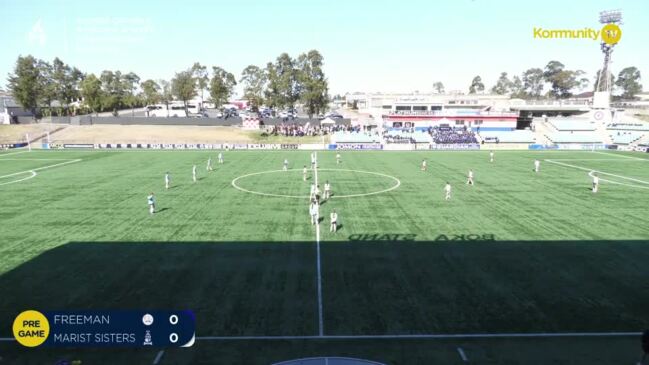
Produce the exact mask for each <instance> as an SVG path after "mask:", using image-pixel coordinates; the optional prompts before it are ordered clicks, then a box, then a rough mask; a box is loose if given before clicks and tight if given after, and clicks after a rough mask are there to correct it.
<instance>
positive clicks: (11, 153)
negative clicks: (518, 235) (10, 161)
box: [0, 151, 29, 158]
mask: <svg viewBox="0 0 649 365" xmlns="http://www.w3.org/2000/svg"><path fill="white" fill-rule="evenodd" d="M25 152H29V151H18V152H9V153H0V158H2V157H5V156H11V155H17V154H19V153H25Z"/></svg>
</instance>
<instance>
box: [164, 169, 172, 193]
mask: <svg viewBox="0 0 649 365" xmlns="http://www.w3.org/2000/svg"><path fill="white" fill-rule="evenodd" d="M169 186H171V175H169V172H165V189H169Z"/></svg>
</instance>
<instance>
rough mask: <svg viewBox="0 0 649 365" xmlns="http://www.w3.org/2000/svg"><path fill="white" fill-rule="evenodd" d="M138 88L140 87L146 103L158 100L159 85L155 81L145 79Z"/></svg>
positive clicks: (153, 102)
mask: <svg viewBox="0 0 649 365" xmlns="http://www.w3.org/2000/svg"><path fill="white" fill-rule="evenodd" d="M140 88H142V93H143V94H144V103H145V104H146V105H152V104H156V103H158V102H159V101H160V99H161V96H160V85H158V83H157V82H155V81H153V80H151V79H149V80H146V81H144V82H142V83H141V84H140Z"/></svg>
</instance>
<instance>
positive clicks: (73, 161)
mask: <svg viewBox="0 0 649 365" xmlns="http://www.w3.org/2000/svg"><path fill="white" fill-rule="evenodd" d="M79 161H82V159H80V158H78V159H76V160H68V161H66V162H61V163H56V164H54V165H48V166H43V167H37V168H35V169H29V170H26V171H20V172H14V173H13V174H8V175H2V176H0V179H4V178H6V177H12V176H16V175H22V174H25V173H28V172H33V171H41V170H45V169H51V168H52V167H57V166H63V165H68V164H71V163H75V162H79Z"/></svg>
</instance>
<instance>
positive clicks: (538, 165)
mask: <svg viewBox="0 0 649 365" xmlns="http://www.w3.org/2000/svg"><path fill="white" fill-rule="evenodd" d="M540 168H541V161H539V160H534V172H539V169H540Z"/></svg>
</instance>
